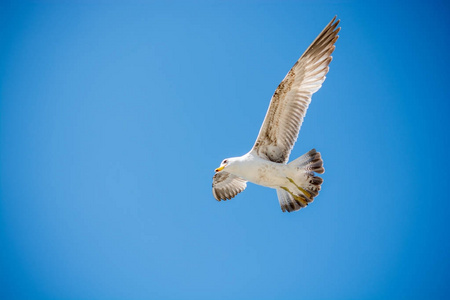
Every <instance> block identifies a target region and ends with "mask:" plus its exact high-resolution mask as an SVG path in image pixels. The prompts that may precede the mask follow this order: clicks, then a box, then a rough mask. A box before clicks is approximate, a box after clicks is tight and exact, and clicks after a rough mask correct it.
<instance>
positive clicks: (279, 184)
mask: <svg viewBox="0 0 450 300" xmlns="http://www.w3.org/2000/svg"><path fill="white" fill-rule="evenodd" d="M335 19H336V17H335V18H333V20H332V21H331V22H330V23H329V24H328V25H327V26H326V27H325V29H324V30H323V31H322V32H321V33H320V34H319V36H318V37H317V38H316V39H315V40H314V42H313V43H312V44H311V45H310V46H309V47H308V49H307V50H306V51H305V53H304V54H303V55H302V56H301V57H300V59H299V60H298V61H297V62H296V63H295V64H294V66H293V67H292V69H291V70H290V71H289V72H288V74H287V75H286V77H285V78H284V79H283V81H282V82H281V83H280V85H279V86H278V88H277V89H276V91H275V93H274V94H273V96H272V99H271V101H270V105H269V109H268V110H267V113H266V117H265V119H264V122H263V125H262V127H261V129H260V132H259V135H258V138H257V139H256V142H255V145H254V146H253V148H252V149H251V150H250V152H248V153H247V154H245V155H243V156H240V157H233V158H229V159H225V160H224V161H223V162H222V164H221V165H220V167H219V168H217V169H216V174H215V175H214V177H213V195H214V197H215V198H216V199H217V200H219V201H220V200H227V199H231V198H233V197H234V196H236V195H237V194H238V193H240V192H242V191H243V190H244V189H245V187H246V185H247V181H249V182H252V183H255V184H258V185H262V186H265V187H270V188H274V189H276V191H277V194H278V200H279V202H280V206H281V209H282V210H283V211H289V212H291V211H296V210H299V209H300V208H302V207H305V206H306V205H308V204H309V203H311V202H312V201H313V199H314V197H315V196H317V195H318V192H319V190H320V187H321V184H322V182H323V180H322V178H320V177H318V176H315V173H318V174H322V173H323V172H324V169H323V161H322V158H321V155H320V153H319V152H316V150H315V149H313V150H311V151H309V152H308V153H305V154H304V155H302V156H301V157H299V158H297V159H295V160H294V161H292V162H290V163H289V164H287V162H288V160H289V155H290V152H291V150H292V148H293V146H294V143H295V142H296V140H297V136H298V132H299V130H300V127H301V124H302V122H303V118H304V116H305V114H306V110H307V108H308V105H309V103H310V102H311V96H312V94H313V93H315V92H316V91H317V90H318V89H319V88H320V87H321V86H322V83H323V81H324V80H325V75H326V74H327V73H328V65H329V63H330V62H331V53H332V52H333V51H334V48H335V46H334V43H335V42H336V40H337V39H338V35H337V33H338V32H339V30H340V28H337V25H338V24H339V21H337V22H335Z"/></svg>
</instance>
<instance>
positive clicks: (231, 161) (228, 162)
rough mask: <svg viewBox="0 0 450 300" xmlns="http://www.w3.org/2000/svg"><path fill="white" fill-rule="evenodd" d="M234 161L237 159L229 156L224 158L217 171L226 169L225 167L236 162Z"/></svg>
mask: <svg viewBox="0 0 450 300" xmlns="http://www.w3.org/2000/svg"><path fill="white" fill-rule="evenodd" d="M234 161H235V158H227V159H224V160H223V161H222V163H221V164H220V167H218V168H217V169H216V170H215V172H216V173H217V172H220V171H222V170H223V169H225V168H228V167H229V166H231V165H232V164H233V163H234Z"/></svg>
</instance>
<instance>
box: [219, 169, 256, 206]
mask: <svg viewBox="0 0 450 300" xmlns="http://www.w3.org/2000/svg"><path fill="white" fill-rule="evenodd" d="M246 187H247V181H245V180H244V179H242V178H240V177H238V176H235V175H233V174H230V173H228V172H225V171H221V172H218V173H216V174H215V175H214V177H213V184H212V191H213V195H214V198H216V200H217V201H220V200H229V199H231V198H233V197H234V196H236V195H237V194H239V193H240V192H242V191H243V190H245V188H246Z"/></svg>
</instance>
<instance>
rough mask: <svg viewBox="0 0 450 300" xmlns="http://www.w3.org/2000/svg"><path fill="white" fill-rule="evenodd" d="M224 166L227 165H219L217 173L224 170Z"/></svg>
mask: <svg viewBox="0 0 450 300" xmlns="http://www.w3.org/2000/svg"><path fill="white" fill-rule="evenodd" d="M223 168H225V166H220V167H218V168H217V169H216V170H215V171H216V173H217V172H220V171H222V170H223Z"/></svg>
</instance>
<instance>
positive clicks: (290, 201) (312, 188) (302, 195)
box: [277, 149, 325, 212]
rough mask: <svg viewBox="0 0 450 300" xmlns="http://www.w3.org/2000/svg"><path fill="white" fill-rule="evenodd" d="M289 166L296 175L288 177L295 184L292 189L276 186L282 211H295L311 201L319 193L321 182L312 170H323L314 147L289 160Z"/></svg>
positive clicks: (319, 156) (318, 154)
mask: <svg viewBox="0 0 450 300" xmlns="http://www.w3.org/2000/svg"><path fill="white" fill-rule="evenodd" d="M289 166H291V167H293V168H295V173H296V175H297V176H296V177H295V178H292V179H291V178H288V179H289V180H290V181H291V182H292V184H293V185H294V186H295V188H294V189H293V190H292V191H290V190H289V189H287V188H283V187H280V188H277V195H278V201H279V202H280V206H281V210H282V211H283V212H284V211H288V212H291V211H296V210H299V209H300V208H302V207H305V206H307V205H308V204H309V203H311V202H312V201H313V200H314V197H316V196H317V195H318V194H319V191H320V186H321V184H322V182H323V179H322V178H321V177H319V176H315V174H314V172H315V173H319V174H322V173H324V172H325V169H324V168H323V161H322V157H321V155H320V153H319V152H317V151H316V150H315V149H312V150H311V151H309V152H307V153H305V154H303V155H302V156H300V157H299V158H297V159H296V160H294V161H292V162H290V163H289Z"/></svg>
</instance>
